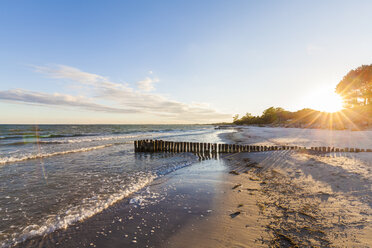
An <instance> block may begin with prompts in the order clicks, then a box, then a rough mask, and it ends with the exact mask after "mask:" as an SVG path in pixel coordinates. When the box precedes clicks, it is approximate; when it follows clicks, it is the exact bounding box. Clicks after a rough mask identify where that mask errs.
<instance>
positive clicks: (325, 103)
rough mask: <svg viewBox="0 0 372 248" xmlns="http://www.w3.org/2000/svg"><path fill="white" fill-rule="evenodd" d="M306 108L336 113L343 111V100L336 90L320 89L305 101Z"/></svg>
mask: <svg viewBox="0 0 372 248" xmlns="http://www.w3.org/2000/svg"><path fill="white" fill-rule="evenodd" d="M305 102H306V103H305V106H306V107H308V108H311V109H314V110H318V111H323V112H329V113H334V112H337V111H340V110H342V108H343V100H342V98H341V96H340V95H338V94H336V93H335V92H334V89H333V88H331V89H319V90H318V91H315V92H313V93H312V94H311V95H309V97H308V98H307V99H306V101H305Z"/></svg>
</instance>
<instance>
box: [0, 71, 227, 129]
mask: <svg viewBox="0 0 372 248" xmlns="http://www.w3.org/2000/svg"><path fill="white" fill-rule="evenodd" d="M34 68H35V71H37V72H40V73H43V74H45V75H47V76H48V77H50V78H56V79H66V80H69V81H73V82H76V83H79V84H80V85H85V86H86V87H89V89H90V91H89V92H94V97H88V96H73V95H63V94H58V93H55V94H49V93H42V92H32V91H27V90H22V89H17V90H7V91H0V99H2V100H7V101H15V102H25V103H35V104H43V105H53V106H57V105H58V106H68V107H78V108H84V109H88V110H92V111H104V112H109V113H126V114H131V113H139V114H147V115H152V116H153V115H155V116H159V117H161V118H166V119H170V120H177V121H185V122H214V121H221V120H226V119H230V118H231V115H230V114H224V113H219V112H218V111H216V110H214V109H212V108H210V107H209V106H208V104H205V103H203V104H199V103H192V104H187V103H182V102H179V101H175V100H171V99H169V98H168V97H165V96H162V95H159V94H154V93H150V91H151V90H153V89H154V86H153V84H154V83H156V82H158V81H159V80H158V79H156V78H150V77H147V78H145V79H144V80H142V81H139V82H137V87H138V89H139V90H136V89H134V88H131V87H129V86H127V85H124V84H120V83H115V82H111V81H110V80H109V79H108V78H107V77H103V76H100V75H97V74H93V73H88V72H84V71H81V70H79V69H77V68H74V67H70V66H65V65H54V66H34ZM97 101H104V102H105V103H107V104H105V105H102V104H99V103H97Z"/></svg>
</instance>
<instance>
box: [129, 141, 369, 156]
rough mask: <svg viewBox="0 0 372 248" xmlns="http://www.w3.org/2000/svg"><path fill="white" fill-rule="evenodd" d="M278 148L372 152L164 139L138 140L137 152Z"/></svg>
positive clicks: (354, 149)
mask: <svg viewBox="0 0 372 248" xmlns="http://www.w3.org/2000/svg"><path fill="white" fill-rule="evenodd" d="M278 150H298V151H306V150H311V151H315V152H372V149H359V148H335V147H325V146H322V147H311V148H307V147H303V146H255V145H237V144H217V143H199V142H175V141H164V140H136V141H134V151H135V152H175V153H178V152H193V153H212V154H213V153H237V152H263V151H278Z"/></svg>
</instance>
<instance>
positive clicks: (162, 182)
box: [4, 127, 372, 247]
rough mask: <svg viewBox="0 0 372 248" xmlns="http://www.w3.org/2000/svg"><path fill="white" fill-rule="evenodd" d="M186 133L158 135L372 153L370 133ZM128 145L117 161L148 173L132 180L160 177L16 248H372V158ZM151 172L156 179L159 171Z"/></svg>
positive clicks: (280, 130)
mask: <svg viewBox="0 0 372 248" xmlns="http://www.w3.org/2000/svg"><path fill="white" fill-rule="evenodd" d="M166 132H169V130H168V131H166ZM177 132H178V131H177ZM187 132H188V133H187V134H186V133H184V132H181V133H176V134H175V133H174V134H173V136H170V135H169V134H168V133H167V134H166V135H164V134H161V135H164V136H166V137H167V138H168V139H169V140H175V141H177V140H180V141H185V140H189V141H200V140H203V141H206V142H218V143H235V144H256V145H258V144H259V145H273V144H275V145H299V146H307V147H310V146H313V145H314V146H315V145H317V146H328V145H329V146H331V145H332V146H336V147H349V146H350V147H351V146H354V147H360V148H370V147H372V146H371V144H370V143H368V142H372V141H371V140H372V137H371V132H369V131H358V132H348V131H329V130H310V129H285V128H260V127H234V128H232V129H229V130H217V131H216V130H215V129H214V128H213V127H208V128H207V129H203V130H200V127H198V128H197V129H196V130H191V133H189V132H190V130H188V131H187ZM146 135H147V137H149V136H148V135H149V134H146ZM151 135H152V134H151ZM100 138H103V137H100ZM115 140H116V139H115ZM116 141H117V140H116ZM116 141H115V142H116ZM125 142H127V141H125ZM125 146H127V148H126V149H125V151H126V152H124V153H123V152H121V153H120V151H117V152H119V154H120V156H118V157H114V158H115V159H118V161H119V160H120V159H124V158H125V161H126V163H123V165H125V166H124V167H127V166H128V163H129V162H130V161H132V160H131V159H130V158H134V159H135V160H133V165H132V166H135V165H136V164H137V166H139V164H143V165H141V166H140V167H139V168H141V170H140V171H133V172H135V174H133V175H138V173H140V174H141V173H142V176H143V173H144V172H145V170H144V168H150V167H152V166H156V168H158V169H159V168H161V169H160V170H157V172H158V173H157V174H156V176H154V177H153V178H152V177H141V178H142V179H143V178H147V180H150V179H151V181H147V182H146V183H143V184H141V183H142V182H143V181H140V179H137V182H139V183H140V184H138V183H137V184H134V185H137V187H138V188H136V187H132V188H131V190H132V191H126V192H128V193H126V194H122V195H121V196H120V197H118V198H116V199H115V200H116V201H112V202H111V203H110V204H106V205H105V206H106V207H102V208H101V210H100V211H96V212H94V213H92V214H91V215H90V216H86V217H84V218H81V219H78V220H76V221H71V222H69V223H68V225H66V226H63V227H61V228H55V229H54V230H50V231H49V232H44V233H41V234H36V233H35V234H34V235H29V236H28V237H27V238H25V239H24V240H23V241H22V242H18V243H17V244H15V245H16V246H17V247H40V246H42V247H296V246H297V247H309V246H315V247H370V245H371V243H372V240H371V238H370V237H372V232H371V230H372V225H371V214H372V210H371V207H372V206H371V196H372V193H371V179H372V178H371V162H372V157H371V154H370V153H335V152H333V153H315V152H303V151H302V152H300V151H293V150H281V151H264V152H251V153H233V154H229V153H227V154H219V155H218V156H217V157H216V158H210V159H205V160H204V159H200V158H198V157H197V156H195V155H193V154H189V153H176V154H173V153H154V154H151V153H138V154H135V153H133V144H132V143H130V142H129V144H125ZM103 149H106V148H103ZM109 149H111V148H109ZM92 152H93V154H95V153H97V155H101V156H102V152H103V151H98V150H97V151H96V150H92V151H87V152H84V153H87V154H89V153H91V154H90V156H92ZM110 154H111V153H110ZM123 154H126V156H123ZM70 155H73V156H75V155H76V154H70ZM70 155H67V156H70ZM94 158H95V159H96V157H94ZM26 161H28V162H31V161H34V160H26ZM114 161H115V160H114ZM23 163H24V162H23ZM111 163H112V161H111ZM114 164H115V163H114ZM117 164H119V163H117ZM129 164H131V163H129ZM8 167H9V165H8ZM111 167H112V164H110V165H108V166H107V167H105V170H107V169H108V168H111ZM114 167H115V166H114ZM5 168H7V167H5ZM47 169H48V168H47ZM90 169H91V170H92V169H94V170H97V169H98V168H96V167H93V168H90ZM98 172H99V174H101V173H103V171H101V170H100V171H98ZM127 172H128V173H129V171H127ZM147 172H148V173H150V172H151V173H152V174H154V173H153V170H151V171H148V170H147ZM106 173H107V172H106ZM113 173H118V171H114V172H113ZM151 173H150V174H151ZM111 180H112V179H111ZM127 180H128V179H127ZM110 182H111V181H110V180H108V181H106V184H105V185H108V186H109V185H111V184H110ZM123 182H126V180H124V181H123ZM108 188H109V187H108ZM112 190H113V189H112V188H111V191H112ZM113 193H117V192H113ZM105 202H106V203H107V200H105ZM96 206H97V205H96ZM98 206H102V204H101V205H98ZM79 213H81V214H83V213H84V211H82V210H81V209H80V210H79ZM75 214H76V212H75ZM75 216H76V215H75ZM34 230H38V229H37V228H36V227H34ZM4 247H7V246H6V245H4Z"/></svg>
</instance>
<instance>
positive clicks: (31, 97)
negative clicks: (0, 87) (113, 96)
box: [0, 89, 137, 113]
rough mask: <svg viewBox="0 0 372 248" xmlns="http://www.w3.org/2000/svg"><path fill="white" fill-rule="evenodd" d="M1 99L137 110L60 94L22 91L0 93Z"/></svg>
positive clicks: (97, 108) (55, 104) (113, 111)
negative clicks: (109, 105)
mask: <svg viewBox="0 0 372 248" xmlns="http://www.w3.org/2000/svg"><path fill="white" fill-rule="evenodd" d="M0 99H2V100H8V101H15V102H24V103H32V104H42V105H53V106H69V107H80V108H84V109H88V110H92V111H103V112H111V113H136V112H137V111H136V110H130V109H122V108H121V109H118V108H113V107H108V106H105V105H101V104H96V103H94V102H92V100H91V99H88V98H86V97H84V96H71V95H64V94H59V93H54V94H49V93H42V92H34V91H28V90H22V89H14V90H5V91H0Z"/></svg>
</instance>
